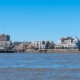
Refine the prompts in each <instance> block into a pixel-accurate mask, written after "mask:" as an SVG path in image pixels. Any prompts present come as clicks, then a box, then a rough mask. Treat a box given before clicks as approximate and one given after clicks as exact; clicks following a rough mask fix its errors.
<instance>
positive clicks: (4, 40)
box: [0, 34, 13, 50]
mask: <svg viewBox="0 0 80 80" xmlns="http://www.w3.org/2000/svg"><path fill="white" fill-rule="evenodd" d="M12 48H13V44H12V42H11V41H10V36H9V35H6V34H0V50H9V49H10V50H11V49H12Z"/></svg>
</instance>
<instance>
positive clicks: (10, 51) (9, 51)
mask: <svg viewBox="0 0 80 80" xmlns="http://www.w3.org/2000/svg"><path fill="white" fill-rule="evenodd" d="M0 53H15V51H13V50H8V51H7V50H0Z"/></svg>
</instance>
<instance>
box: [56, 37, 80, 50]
mask: <svg viewBox="0 0 80 80" xmlns="http://www.w3.org/2000/svg"><path fill="white" fill-rule="evenodd" d="M77 43H79V39H78V38H77V37H76V38H72V37H67V38H61V39H60V40H58V44H57V45H56V46H55V47H56V48H71V49H73V48H77Z"/></svg>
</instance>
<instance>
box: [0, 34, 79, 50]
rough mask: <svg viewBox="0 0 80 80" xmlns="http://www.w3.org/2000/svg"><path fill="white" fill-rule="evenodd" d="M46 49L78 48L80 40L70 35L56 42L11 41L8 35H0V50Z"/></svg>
mask: <svg viewBox="0 0 80 80" xmlns="http://www.w3.org/2000/svg"><path fill="white" fill-rule="evenodd" d="M32 49H33V50H46V49H80V40H79V39H78V38H77V37H76V38H72V37H66V38H61V39H59V40H58V44H55V43H54V42H53V41H44V40H42V41H32V42H26V41H22V42H12V41H10V36H9V35H6V34H1V35H0V50H15V51H20V50H21V51H22V50H24V51H26V50H32Z"/></svg>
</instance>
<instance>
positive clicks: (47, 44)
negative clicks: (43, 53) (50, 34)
mask: <svg viewBox="0 0 80 80" xmlns="http://www.w3.org/2000/svg"><path fill="white" fill-rule="evenodd" d="M31 44H32V46H33V47H34V48H38V49H50V48H51V46H52V44H53V41H33V42H32V43H31Z"/></svg>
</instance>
